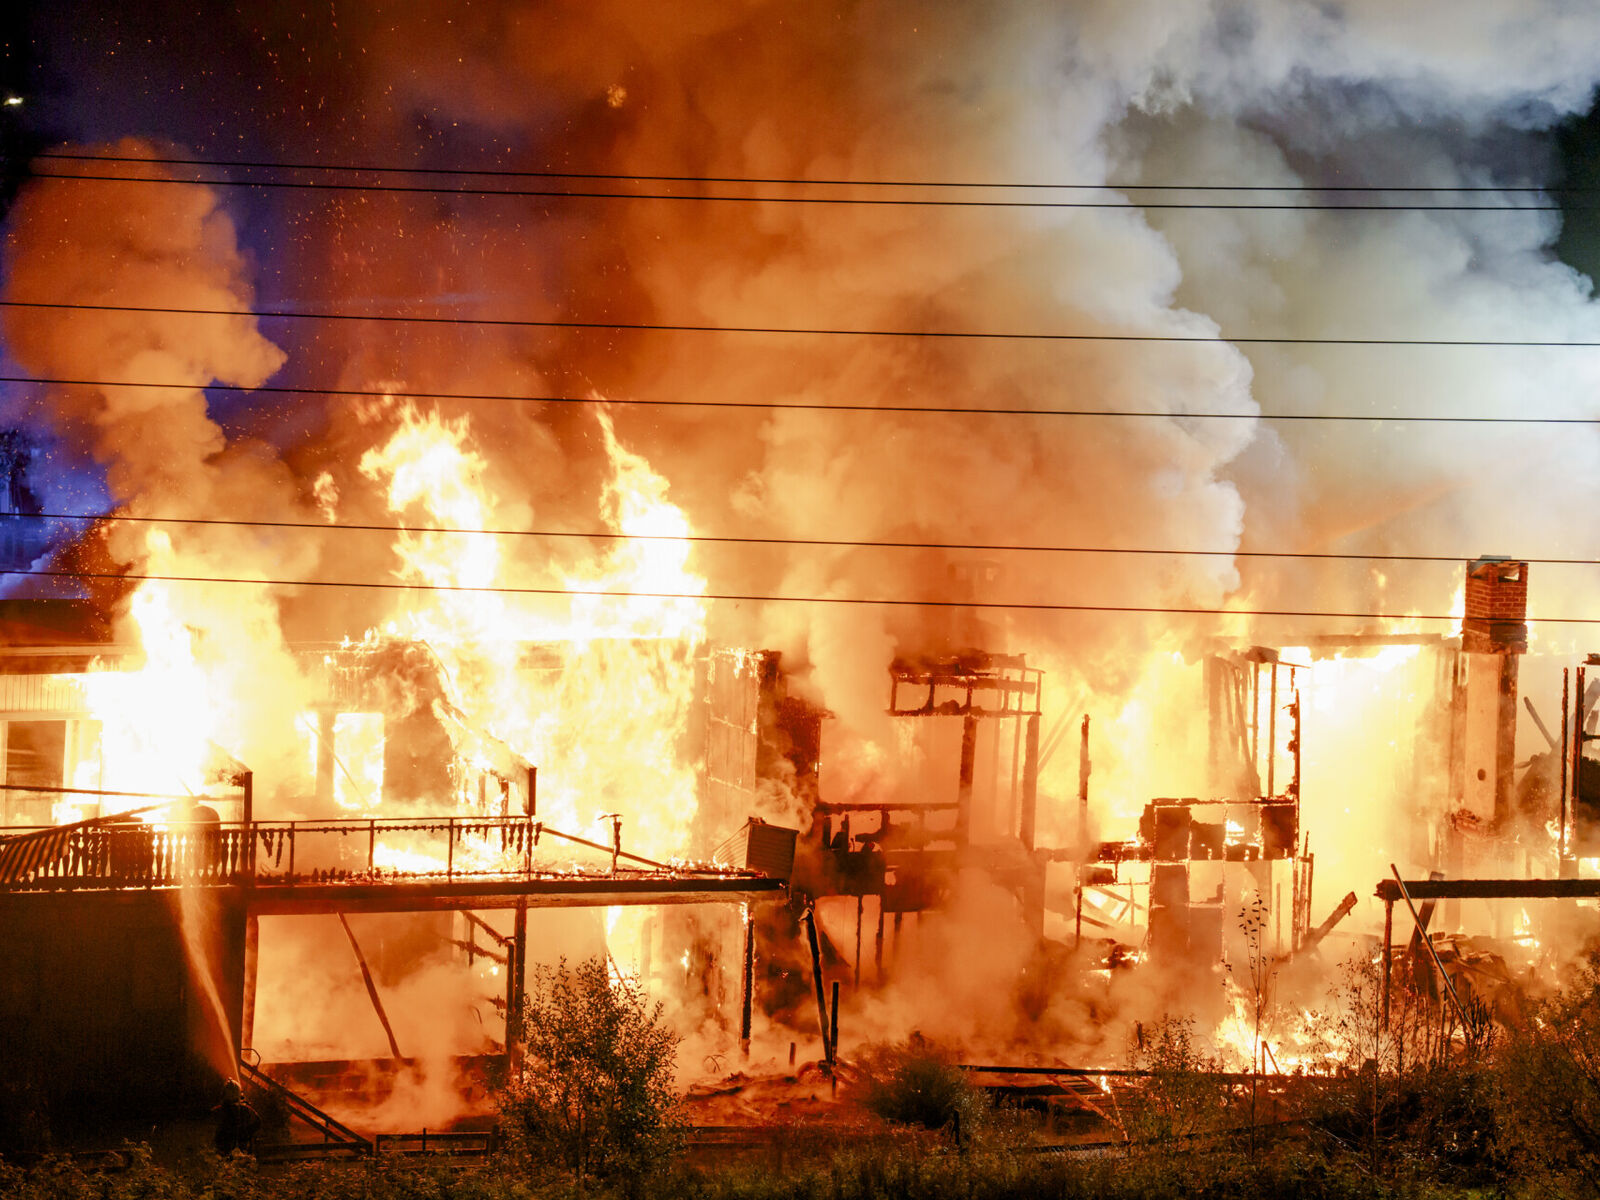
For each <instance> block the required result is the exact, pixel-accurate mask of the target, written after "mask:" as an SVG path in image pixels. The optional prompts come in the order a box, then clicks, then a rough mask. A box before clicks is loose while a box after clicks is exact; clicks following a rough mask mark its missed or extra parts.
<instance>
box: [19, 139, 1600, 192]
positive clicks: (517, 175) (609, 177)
mask: <svg viewBox="0 0 1600 1200" xmlns="http://www.w3.org/2000/svg"><path fill="white" fill-rule="evenodd" d="M40 159H50V160H60V161H67V162H107V163H129V164H134V165H140V164H149V163H155V164H159V165H161V166H181V167H215V168H218V169H221V170H226V169H229V168H239V169H247V170H273V171H345V172H350V173H361V174H369V175H456V176H460V175H468V176H480V177H485V178H495V179H584V180H592V181H609V182H615V183H731V184H749V185H771V186H783V187H866V188H929V189H940V190H956V189H965V190H979V189H1001V190H1007V191H1012V190H1015V191H1024V190H1026V191H1119V192H1126V191H1134V192H1354V193H1367V192H1413V193H1425V194H1457V193H1461V194H1477V193H1492V194H1499V193H1507V194H1518V193H1522V194H1527V193H1534V194H1544V193H1556V194H1559V195H1589V194H1592V193H1595V192H1600V188H1591V187H1576V186H1570V185H1562V184H1551V185H1541V184H1512V185H1507V186H1504V187H1495V186H1493V185H1472V184H1468V185H1460V186H1450V185H1448V184H1338V185H1322V184H1310V183H1300V184H1281V183H1247V184H1237V183H1128V182H1116V181H1109V182H1106V183H1045V182H1021V181H1015V180H1013V181H1005V180H987V181H985V180H938V179H826V178H824V179H807V178H800V177H796V176H759V175H650V174H621V173H601V172H593V171H587V172H586V171H553V170H543V171H530V170H512V169H508V168H504V167H491V168H473V167H397V166H376V165H355V164H349V163H343V164H337V163H311V162H266V161H260V160H256V161H248V160H229V159H212V158H177V157H163V158H140V157H137V156H135V155H124V154H83V153H78V152H73V151H61V150H50V151H46V152H44V153H41V154H36V155H34V160H35V161H38V160H40Z"/></svg>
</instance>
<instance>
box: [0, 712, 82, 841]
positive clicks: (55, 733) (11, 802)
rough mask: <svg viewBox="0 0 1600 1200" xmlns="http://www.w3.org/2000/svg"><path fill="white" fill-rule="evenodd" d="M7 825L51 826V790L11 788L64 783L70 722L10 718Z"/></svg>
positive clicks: (7, 738)
mask: <svg viewBox="0 0 1600 1200" xmlns="http://www.w3.org/2000/svg"><path fill="white" fill-rule="evenodd" d="M5 746H6V759H5V762H6V778H5V782H6V785H7V789H8V790H7V791H6V793H5V801H6V808H5V813H6V824H8V825H48V824H49V823H50V805H51V801H52V800H53V799H54V797H53V796H52V795H50V794H49V793H39V792H25V791H12V790H10V789H11V788H15V787H49V788H58V787H61V786H63V784H64V783H65V779H64V774H65V768H66V758H67V723H66V722H65V721H7V722H6V723H5Z"/></svg>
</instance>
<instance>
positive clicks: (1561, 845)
mask: <svg viewBox="0 0 1600 1200" xmlns="http://www.w3.org/2000/svg"><path fill="white" fill-rule="evenodd" d="M1571 676H1572V668H1570V667H1562V668H1561V825H1560V832H1559V835H1558V837H1557V838H1556V875H1557V876H1559V877H1560V878H1562V879H1567V878H1570V876H1569V875H1568V874H1567V824H1568V820H1569V818H1570V817H1571V810H1570V809H1569V808H1568V806H1567V796H1568V792H1567V768H1568V766H1570V765H1571V764H1570V763H1569V761H1568V760H1569V759H1570V758H1571V755H1570V754H1569V753H1568V752H1567V743H1568V740H1569V739H1570V738H1571V736H1572V733H1571V729H1570V724H1571V720H1572V714H1571V712H1570V711H1569V710H1568V705H1569V704H1571V702H1572V696H1571V694H1570V690H1569V685H1570V684H1571V682H1572V678H1571Z"/></svg>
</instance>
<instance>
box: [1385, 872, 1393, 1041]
mask: <svg viewBox="0 0 1600 1200" xmlns="http://www.w3.org/2000/svg"><path fill="white" fill-rule="evenodd" d="M1393 944H1394V901H1393V900H1385V901H1384V902H1383V1028H1384V1029H1388V1028H1389V976H1390V975H1391V973H1392V971H1393V966H1394V956H1393V955H1392V954H1391V953H1390V950H1389V948H1390V947H1391V946H1392V945H1393Z"/></svg>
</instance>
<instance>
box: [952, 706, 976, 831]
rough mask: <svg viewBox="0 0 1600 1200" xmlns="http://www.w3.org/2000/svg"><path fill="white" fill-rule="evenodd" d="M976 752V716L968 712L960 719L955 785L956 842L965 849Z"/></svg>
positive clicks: (968, 828)
mask: <svg viewBox="0 0 1600 1200" xmlns="http://www.w3.org/2000/svg"><path fill="white" fill-rule="evenodd" d="M977 753H978V718H977V717H975V716H973V715H972V714H971V713H970V712H969V713H968V714H967V715H966V716H965V717H963V718H962V720H961V775H960V779H959V782H958V783H957V787H956V844H957V845H958V846H960V847H961V848H963V849H965V848H966V845H967V843H968V842H969V841H971V840H972V765H973V761H974V760H975V759H976V758H977Z"/></svg>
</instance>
